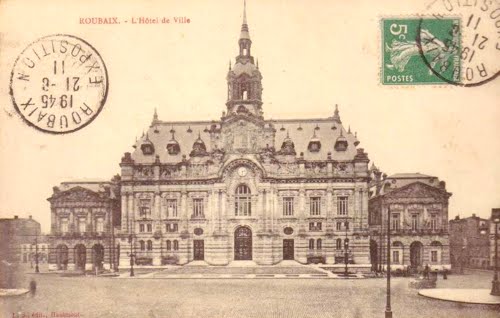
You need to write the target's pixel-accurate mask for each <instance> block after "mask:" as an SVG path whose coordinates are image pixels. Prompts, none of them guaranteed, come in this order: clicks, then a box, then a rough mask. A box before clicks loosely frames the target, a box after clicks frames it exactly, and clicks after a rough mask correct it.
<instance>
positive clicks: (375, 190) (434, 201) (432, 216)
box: [369, 166, 451, 270]
mask: <svg viewBox="0 0 500 318" xmlns="http://www.w3.org/2000/svg"><path fill="white" fill-rule="evenodd" d="M371 172H372V176H373V182H372V185H371V188H370V189H371V191H370V196H371V197H370V204H369V224H370V232H371V241H370V255H371V259H372V264H373V267H374V269H375V268H376V267H379V268H383V267H384V264H385V263H386V261H385V260H386V259H387V258H386V253H387V249H386V248H387V240H386V238H387V236H386V235H387V217H388V215H390V218H391V219H390V231H391V262H392V265H391V266H392V268H394V269H398V268H399V269H407V268H408V267H410V269H413V270H418V269H421V268H422V267H423V266H425V265H429V267H431V268H432V269H438V270H442V269H444V268H446V269H450V267H451V266H450V245H449V233H448V199H449V197H450V196H451V193H448V192H447V191H446V187H445V183H444V182H443V181H441V182H440V181H439V180H438V179H437V178H436V177H432V176H427V175H423V174H419V173H414V174H411V173H410V174H395V175H393V176H390V177H387V176H385V175H383V176H382V173H381V172H380V171H379V170H378V169H377V168H376V167H375V166H372V168H371Z"/></svg>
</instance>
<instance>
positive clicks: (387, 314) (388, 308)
mask: <svg viewBox="0 0 500 318" xmlns="http://www.w3.org/2000/svg"><path fill="white" fill-rule="evenodd" d="M390 216H391V207H390V206H387V264H386V266H387V299H386V305H385V318H392V309H391V231H390V229H391V227H390V226H391V218H390Z"/></svg>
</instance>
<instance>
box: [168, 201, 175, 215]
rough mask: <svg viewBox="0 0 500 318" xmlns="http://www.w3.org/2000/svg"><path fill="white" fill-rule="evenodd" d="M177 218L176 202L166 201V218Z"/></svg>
mask: <svg viewBox="0 0 500 318" xmlns="http://www.w3.org/2000/svg"><path fill="white" fill-rule="evenodd" d="M176 217H177V200H176V199H168V200H167V218H176Z"/></svg>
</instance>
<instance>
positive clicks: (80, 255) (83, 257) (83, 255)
mask: <svg viewBox="0 0 500 318" xmlns="http://www.w3.org/2000/svg"><path fill="white" fill-rule="evenodd" d="M86 263H87V249H86V248H85V245H83V244H77V245H75V269H81V270H84V269H85V264H86Z"/></svg>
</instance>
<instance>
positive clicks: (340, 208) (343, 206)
mask: <svg viewBox="0 0 500 318" xmlns="http://www.w3.org/2000/svg"><path fill="white" fill-rule="evenodd" d="M348 202H349V201H348V197H337V214H338V215H347V214H348V210H347V209H348V208H347V207H348Z"/></svg>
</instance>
